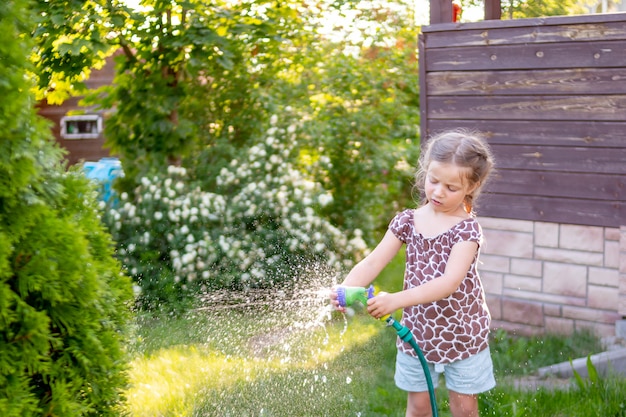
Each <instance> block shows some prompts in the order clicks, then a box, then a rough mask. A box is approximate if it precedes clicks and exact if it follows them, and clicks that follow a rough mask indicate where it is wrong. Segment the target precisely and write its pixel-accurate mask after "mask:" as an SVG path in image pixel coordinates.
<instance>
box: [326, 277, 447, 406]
mask: <svg viewBox="0 0 626 417" xmlns="http://www.w3.org/2000/svg"><path fill="white" fill-rule="evenodd" d="M373 296H374V287H373V286H370V287H369V288H364V287H346V286H340V287H337V301H338V302H339V305H340V306H341V307H348V306H350V305H352V304H353V303H354V302H356V301H358V302H360V303H361V304H363V306H367V300H368V299H370V298H372V297H373ZM381 320H385V321H386V322H387V326H390V327H393V328H394V329H395V330H396V333H397V334H398V337H399V338H400V339H402V340H403V341H405V342H407V343H409V344H410V345H411V347H412V348H413V350H415V353H416V354H417V358H418V359H419V361H420V364H421V365H422V369H423V370H424V375H426V384H427V385H428V395H429V396H430V408H431V410H432V412H433V417H438V415H439V414H438V412H437V402H436V400H435V387H434V385H433V380H432V378H431V376H430V370H429V368H428V363H427V362H426V358H425V357H424V354H423V353H422V350H421V349H420V348H419V346H418V345H417V342H416V341H415V339H414V338H413V334H412V333H411V331H410V330H409V329H408V328H407V327H406V326H403V325H402V324H400V323H399V322H398V321H396V320H394V318H393V317H391V314H388V315H386V316H384V317H382V318H381Z"/></svg>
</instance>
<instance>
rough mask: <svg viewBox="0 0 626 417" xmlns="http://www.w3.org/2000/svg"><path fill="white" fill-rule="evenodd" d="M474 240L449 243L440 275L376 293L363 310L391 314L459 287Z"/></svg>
mask: <svg viewBox="0 0 626 417" xmlns="http://www.w3.org/2000/svg"><path fill="white" fill-rule="evenodd" d="M477 250H478V243H476V242H459V243H457V244H455V245H454V246H453V247H452V251H451V252H450V257H449V258H448V262H447V264H446V269H445V271H444V273H443V275H442V276H440V277H438V278H435V279H433V280H432V281H428V282H427V283H425V284H422V285H420V286H418V287H414V288H410V289H408V290H404V291H400V292H396V293H393V294H388V293H380V294H379V295H378V296H376V297H374V298H372V299H370V300H369V301H368V303H367V305H368V307H367V311H368V312H369V313H370V314H371V315H372V316H373V317H375V318H380V317H383V316H385V315H387V314H391V313H393V312H394V311H396V310H399V309H401V308H404V307H408V306H414V305H418V304H426V303H431V302H433V301H437V300H441V299H442V298H446V297H447V296H449V295H450V294H452V293H454V291H456V290H457V288H459V285H461V281H463V279H464V278H465V277H466V275H467V271H469V269H470V266H471V265H472V262H473V261H474V257H475V256H476V251H477Z"/></svg>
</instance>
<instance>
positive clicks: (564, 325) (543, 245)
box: [479, 217, 626, 337]
mask: <svg viewBox="0 0 626 417" xmlns="http://www.w3.org/2000/svg"><path fill="white" fill-rule="evenodd" d="M479 220H480V222H481V225H482V227H483V231H484V235H485V242H484V244H483V248H482V251H481V258H480V260H481V265H480V273H481V278H482V280H483V283H484V286H485V290H486V292H487V302H488V304H489V308H490V310H491V314H492V319H493V327H494V328H504V329H506V330H509V331H515V332H518V333H520V334H536V333H542V332H556V333H571V332H573V331H574V330H581V329H584V328H590V329H593V330H594V331H595V332H596V334H597V335H599V336H603V337H604V336H614V335H616V326H618V324H619V323H620V322H621V323H622V324H623V320H622V318H623V317H626V226H624V227H622V228H621V229H617V228H608V227H595V226H577V225H568V224H557V223H545V222H535V221H525V220H510V219H498V218H491V217H483V218H480V219H479ZM618 333H619V331H618Z"/></svg>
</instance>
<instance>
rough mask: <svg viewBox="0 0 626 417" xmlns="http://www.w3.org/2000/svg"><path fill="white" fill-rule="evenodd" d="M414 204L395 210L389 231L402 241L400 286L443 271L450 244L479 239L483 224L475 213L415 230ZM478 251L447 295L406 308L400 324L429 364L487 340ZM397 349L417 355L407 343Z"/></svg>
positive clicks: (470, 351)
mask: <svg viewBox="0 0 626 417" xmlns="http://www.w3.org/2000/svg"><path fill="white" fill-rule="evenodd" d="M414 213H415V211H414V210H412V209H407V210H404V211H403V212H401V213H398V214H397V215H396V216H395V217H394V218H393V220H392V221H391V223H390V224H389V230H390V231H391V232H392V233H393V234H394V235H395V236H396V237H397V238H398V239H399V240H400V241H402V242H403V243H404V244H405V245H406V266H405V274H404V289H409V288H413V287H417V286H419V285H421V284H423V283H426V282H428V281H431V280H434V279H437V278H438V277H440V276H442V275H443V273H444V271H445V267H446V263H447V261H448V258H449V257H450V252H451V251H452V247H453V246H454V245H455V244H456V243H458V242H464V241H470V242H476V243H478V245H479V250H480V245H481V244H482V238H483V236H482V229H481V227H480V224H479V223H478V221H477V220H476V219H475V218H474V217H470V218H467V219H464V220H462V221H460V222H459V223H457V224H456V225H454V226H453V227H451V228H450V229H448V230H447V231H445V232H443V233H441V234H439V235H437V236H434V237H424V236H422V235H421V234H420V233H419V232H417V230H416V229H415V223H414ZM478 253H479V251H477V253H476V256H475V257H474V260H473V261H472V264H471V266H470V268H469V270H468V271H467V275H466V276H465V278H464V279H463V280H462V281H461V284H460V285H459V287H458V288H457V290H456V291H455V292H454V293H452V294H451V295H450V296H448V297H446V298H443V299H441V300H438V301H434V302H432V303H428V304H420V305H416V306H410V307H406V308H405V309H404V310H403V312H402V321H401V323H402V324H403V325H404V326H406V327H407V328H408V329H409V330H410V331H411V333H412V334H413V337H414V338H415V341H416V342H417V344H418V345H419V347H420V349H421V350H422V353H423V354H424V357H425V358H426V360H427V361H428V362H430V363H435V364H445V363H450V362H454V361H457V360H461V359H466V358H468V357H470V356H472V355H475V354H476V353H478V352H480V351H482V350H483V349H485V348H486V347H487V346H488V343H489V340H488V338H489V326H490V324H491V317H490V314H489V309H488V307H487V303H486V302H485V294H484V290H483V286H482V282H481V280H480V277H479V275H478V271H477V268H476V266H477V263H478ZM397 345H398V349H399V350H400V351H402V352H404V353H407V354H409V355H412V356H416V353H415V352H414V350H413V348H412V347H411V346H410V344H408V343H406V342H403V341H402V340H401V339H400V338H398V341H397Z"/></svg>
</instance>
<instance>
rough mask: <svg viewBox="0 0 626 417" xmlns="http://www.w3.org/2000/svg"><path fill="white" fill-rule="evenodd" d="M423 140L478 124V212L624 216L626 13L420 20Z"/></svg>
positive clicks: (541, 217)
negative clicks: (483, 154) (483, 169)
mask: <svg viewBox="0 0 626 417" xmlns="http://www.w3.org/2000/svg"><path fill="white" fill-rule="evenodd" d="M419 61H420V95H421V96H420V107H421V109H420V110H421V122H420V123H421V129H422V138H424V139H426V138H427V137H428V136H430V135H432V134H434V133H437V132H438V131H441V130H445V129H448V128H453V127H465V128H471V129H476V130H479V131H482V132H484V133H485V134H486V135H487V136H488V140H489V142H490V144H491V145H492V147H493V149H494V153H495V156H496V162H497V168H498V174H497V175H496V176H495V179H494V181H492V182H491V184H490V185H489V187H488V189H487V191H488V192H487V193H486V194H485V195H484V198H483V200H482V202H481V205H480V214H481V215H483V216H490V217H498V218H510V219H520V220H533V221H543V222H555V223H565V224H577V225H589V226H605V227H618V228H619V227H620V226H621V225H624V224H626V189H625V185H626V14H623V13H621V14H611V15H589V16H574V17H551V18H542V19H521V20H510V21H497V20H496V21H494V20H492V21H483V22H476V23H465V24H455V23H445V24H436V25H431V26H427V27H424V28H423V29H422V34H421V35H420V42H419Z"/></svg>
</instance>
